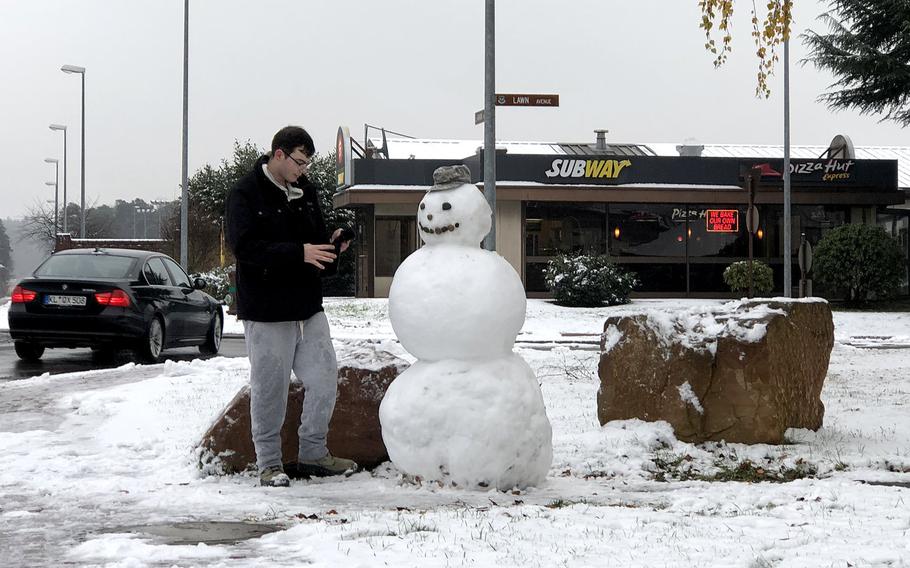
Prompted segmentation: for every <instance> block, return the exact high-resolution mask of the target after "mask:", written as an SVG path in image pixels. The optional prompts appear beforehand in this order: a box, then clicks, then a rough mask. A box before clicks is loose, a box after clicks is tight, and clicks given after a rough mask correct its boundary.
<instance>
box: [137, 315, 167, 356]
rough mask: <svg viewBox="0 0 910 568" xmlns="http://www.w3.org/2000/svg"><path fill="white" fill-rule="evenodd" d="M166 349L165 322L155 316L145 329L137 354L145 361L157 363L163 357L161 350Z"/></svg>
mask: <svg viewBox="0 0 910 568" xmlns="http://www.w3.org/2000/svg"><path fill="white" fill-rule="evenodd" d="M163 349H164V324H162V323H161V318H159V317H157V316H156V317H154V318H152V321H151V322H149V327H148V329H147V330H146V331H145V336H144V337H143V338H142V343H140V344H139V347H138V348H137V349H136V356H137V357H138V358H139V359H140V360H141V361H142V362H143V363H157V362H158V361H159V360H160V359H161V351H162V350H163Z"/></svg>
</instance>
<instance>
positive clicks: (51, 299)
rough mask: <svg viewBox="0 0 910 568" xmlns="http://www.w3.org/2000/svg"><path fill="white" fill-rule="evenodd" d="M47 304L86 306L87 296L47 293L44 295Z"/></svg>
mask: <svg viewBox="0 0 910 568" xmlns="http://www.w3.org/2000/svg"><path fill="white" fill-rule="evenodd" d="M44 305H46V306H80V307H81V306H85V296H59V295H50V294H49V295H47V296H45V297H44Z"/></svg>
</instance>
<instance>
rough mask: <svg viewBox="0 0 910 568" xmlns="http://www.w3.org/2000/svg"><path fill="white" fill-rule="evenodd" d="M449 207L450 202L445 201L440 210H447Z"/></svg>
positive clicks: (450, 205) (450, 206)
mask: <svg viewBox="0 0 910 568" xmlns="http://www.w3.org/2000/svg"><path fill="white" fill-rule="evenodd" d="M451 208H452V204H451V203H449V202H448V201H446V202H445V203H443V204H442V210H443V211H448V210H449V209H451Z"/></svg>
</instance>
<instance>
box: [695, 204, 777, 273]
mask: <svg viewBox="0 0 910 568" xmlns="http://www.w3.org/2000/svg"><path fill="white" fill-rule="evenodd" d="M689 208H690V215H689V229H688V237H689V248H688V250H689V256H690V257H719V258H718V260H719V259H720V258H740V257H746V256H748V255H749V232H748V230H747V229H746V208H745V207H739V206H729V205H720V206H719V205H690V206H689ZM759 222H761V212H759ZM754 244H755V239H753V246H754Z"/></svg>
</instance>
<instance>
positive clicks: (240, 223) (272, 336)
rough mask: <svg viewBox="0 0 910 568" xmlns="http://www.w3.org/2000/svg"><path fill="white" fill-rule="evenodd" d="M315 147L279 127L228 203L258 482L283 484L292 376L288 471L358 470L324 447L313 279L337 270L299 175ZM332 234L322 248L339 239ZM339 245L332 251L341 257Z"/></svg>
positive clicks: (327, 414) (330, 351) (313, 200)
mask: <svg viewBox="0 0 910 568" xmlns="http://www.w3.org/2000/svg"><path fill="white" fill-rule="evenodd" d="M314 153H315V147H314V145H313V139H312V138H310V135H309V134H307V132H306V130H304V129H303V128H300V127H298V126H288V127H285V128H282V129H281V130H279V131H278V133H277V134H275V137H274V138H273V139H272V151H271V152H270V154H269V155H268V156H263V157H261V158H260V159H259V160H258V161H257V162H256V165H255V166H254V167H253V171H251V172H250V173H248V174H247V175H245V176H244V177H243V178H241V179H240V180H239V181H238V182H237V184H236V185H235V186H234V188H233V189H232V190H231V192H230V194H229V195H228V198H227V204H226V207H225V213H226V218H227V241H228V244H229V246H230V247H231V250H232V251H233V253H234V256H235V257H236V259H237V317H238V318H239V319H240V320H242V321H243V329H244V333H245V335H246V345H247V350H248V351H249V357H250V390H251V392H250V415H251V419H252V430H253V443H254V445H255V447H256V465H257V466H258V467H259V481H260V483H261V484H262V485H266V486H272V487H287V486H288V485H289V483H290V482H289V479H288V476H287V474H286V473H285V472H284V469H283V467H282V456H281V427H282V425H283V424H284V418H285V411H286V408H287V397H288V384H289V382H290V376H291V371H292V370H293V372H294V375H296V376H297V378H298V379H300V380H301V381H303V385H304V388H305V390H306V395H305V397H304V403H303V413H302V416H301V424H300V429H299V430H298V434H299V436H300V448H299V454H298V465H297V469H298V471H299V472H300V473H301V474H304V475H317V476H325V475H337V474H342V473H346V472H349V471H354V470H356V469H357V464H356V463H354V462H353V461H351V460H348V459H343V458H337V457H334V456H332V455H331V454H329V452H328V449H327V448H326V434H327V432H328V429H329V420H331V418H332V411H333V410H334V408H335V394H336V389H337V386H338V368H337V363H336V360H335V350H334V348H333V347H332V340H331V337H329V324H328V320H326V316H325V313H324V312H323V311H322V284H321V282H320V278H321V277H322V276H326V275H331V274H334V272H335V270H336V263H335V254H334V249H335V247H334V245H332V244H329V239H327V238H326V237H327V235H328V233H327V232H326V228H325V221H324V220H323V216H322V211H321V210H320V208H319V199H318V196H317V191H316V187H315V186H314V185H313V184H311V183H310V182H309V180H307V178H306V175H305V173H306V170H307V168H308V167H309V165H310V161H311V160H312V157H313V154H314ZM340 234H341V229H338V230H336V231H335V233H334V234H333V235H332V239H331V241H334V240H335V239H336V238H339V237H340ZM347 245H348V243H343V244H342V245H341V251H344V250H345V249H346V248H347Z"/></svg>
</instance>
